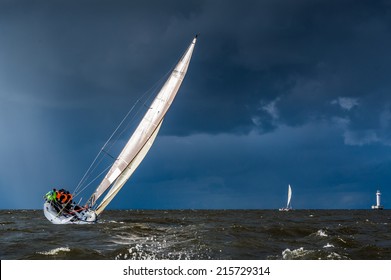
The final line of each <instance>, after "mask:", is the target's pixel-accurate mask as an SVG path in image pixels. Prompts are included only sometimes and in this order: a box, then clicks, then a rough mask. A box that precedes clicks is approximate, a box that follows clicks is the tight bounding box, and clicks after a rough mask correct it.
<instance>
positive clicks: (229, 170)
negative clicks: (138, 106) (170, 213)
mask: <svg viewBox="0 0 391 280" xmlns="http://www.w3.org/2000/svg"><path fill="white" fill-rule="evenodd" d="M196 33H199V34H200V36H199V39H198V41H197V45H196V47H195V50H194V53H193V59H192V61H191V64H190V67H189V71H188V74H187V77H186V78H185V81H184V83H183V85H182V87H181V89H180V91H179V93H178V96H177V98H176V99H175V101H174V103H173V105H172V106H171V108H170V111H169V112H168V114H167V116H166V118H165V121H164V123H163V126H162V129H161V131H160V134H159V136H158V138H157V140H156V142H155V145H154V146H153V147H152V149H151V150H150V152H149V154H148V155H147V157H146V158H145V160H144V162H143V163H142V164H141V165H140V167H139V169H138V170H137V171H136V172H135V174H134V175H133V176H132V178H131V179H130V180H129V182H128V183H127V184H126V186H125V187H124V188H123V189H122V190H121V192H120V193H119V195H118V196H117V197H116V198H115V199H114V200H113V201H112V202H111V204H110V206H109V209H275V208H279V207H283V206H284V205H285V204H286V195H287V186H288V184H291V186H292V188H293V202H292V204H293V207H294V208H296V209H308V208H315V209H316V208H321V209H329V208H330V209H334V208H336V209H356V208H358V209H361V208H363V209H368V208H370V207H371V205H373V204H374V203H375V192H376V190H377V189H380V190H381V192H382V201H383V204H384V205H385V207H387V206H388V207H390V205H391V202H390V201H391V189H390V183H391V172H390V171H391V130H390V129H391V79H390V74H391V66H390V65H391V55H390V50H391V2H390V1H360V0H351V1H350V0H342V1H341V0H338V1H337V0H335V1H334V0H327V1H326V0H324V1H320V0H296V1H289V0H260V1H249V0H241V1H234V0H232V1H223V0H221V1H219V0H208V1H201V0H197V1H180V0H178V1H174V0H173V1H157V0H156V1H151V0H143V1H134V0H133V1H120V0H114V1H99V0H95V1H92V0H91V1H88V0H85V1H76V0H67V1H62V0H57V1H52V0H37V1H30V0H25V1H23V0H0V129H1V137H0V155H1V160H0V190H1V193H2V195H1V197H0V208H2V209H9V208H23V209H38V208H41V207H42V202H43V199H42V196H43V194H45V193H46V192H47V191H48V190H50V189H51V188H53V187H57V188H61V187H63V188H67V189H69V190H70V191H72V190H74V189H75V187H76V186H77V184H78V182H79V181H80V180H81V178H82V176H83V175H84V173H85V172H86V171H87V169H88V167H89V166H90V164H91V162H92V161H93V159H94V157H95V156H96V154H97V153H98V152H99V150H100V149H101V147H102V145H103V144H104V143H105V142H106V140H107V139H108V137H109V136H110V134H111V133H112V132H113V131H114V129H115V128H116V126H117V125H118V124H119V122H120V121H121V120H122V118H123V117H124V115H125V114H126V113H127V112H128V110H129V109H130V108H131V107H132V106H133V104H134V103H135V102H136V100H137V99H138V98H139V97H140V95H142V94H143V93H144V92H146V91H147V90H149V89H150V88H151V87H152V86H153V85H154V84H156V82H157V81H159V79H161V78H162V77H163V76H164V75H165V74H166V73H167V72H168V71H169V70H170V69H171V68H172V67H173V66H174V65H175V63H176V62H177V60H178V59H179V57H180V56H181V55H182V53H183V52H184V51H185V49H186V48H187V46H188V45H189V43H190V42H191V40H192V38H193V36H194V35H195V34H196ZM126 137H127V136H125V135H124V136H123V138H121V139H120V141H119V142H118V143H119V144H120V145H121V144H123V143H124V142H125V141H126ZM95 187H96V184H95V185H93V188H95ZM92 191H93V190H91V192H92ZM91 192H90V193H87V194H85V196H86V197H88V196H89V195H90V194H91Z"/></svg>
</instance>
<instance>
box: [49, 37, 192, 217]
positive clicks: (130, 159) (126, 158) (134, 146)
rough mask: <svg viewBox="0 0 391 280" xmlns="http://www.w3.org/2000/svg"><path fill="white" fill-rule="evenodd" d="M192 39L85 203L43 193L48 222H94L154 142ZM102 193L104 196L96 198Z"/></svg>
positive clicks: (186, 61)
mask: <svg viewBox="0 0 391 280" xmlns="http://www.w3.org/2000/svg"><path fill="white" fill-rule="evenodd" d="M196 41H197V35H196V36H195V37H194V39H193V40H192V42H191V43H190V45H189V46H188V48H187V50H186V51H185V53H184V54H183V56H182V57H181V58H180V60H179V62H178V63H177V65H176V67H175V68H174V70H173V71H172V72H171V74H170V76H169V77H168V79H167V81H166V82H165V84H164V85H163V87H162V88H161V89H160V91H159V93H158V94H157V95H156V97H155V99H154V100H153V101H152V103H151V105H150V106H149V108H148V109H147V112H146V113H145V115H144V117H143V119H142V120H141V122H140V123H139V125H138V126H137V128H136V130H135V131H134V133H133V134H132V136H131V137H130V138H129V140H128V142H127V143H126V145H125V147H124V148H123V149H122V151H121V152H120V154H119V156H118V157H117V158H116V159H115V161H114V163H113V164H112V165H111V167H110V168H109V169H108V172H107V173H106V176H105V177H104V178H103V180H102V181H101V183H100V184H99V185H98V186H97V188H96V190H95V192H93V193H92V195H91V197H90V198H89V199H88V201H87V203H86V204H85V205H84V206H78V205H73V204H72V203H73V202H67V203H68V204H67V205H61V204H60V203H58V200H57V199H56V194H55V190H53V193H50V194H49V193H48V194H47V195H46V196H45V202H44V207H43V210H44V215H45V217H46V218H47V219H48V220H49V221H50V222H52V223H54V224H83V223H94V222H96V221H97V219H98V216H99V215H100V214H101V213H102V211H103V210H104V209H105V208H106V207H107V205H108V204H109V203H110V202H111V201H112V199H113V198H114V197H115V196H116V195H117V194H118V192H119V191H120V190H121V188H122V187H123V186H124V185H125V183H126V182H127V180H128V179H129V177H130V176H131V175H132V174H133V172H134V171H135V170H136V168H137V167H138V166H139V164H140V163H141V162H142V160H143V159H144V157H145V156H146V154H147V153H148V151H149V149H150V148H151V146H152V144H153V142H154V141H155V139H156V136H157V134H158V132H159V129H160V128H161V126H162V123H163V119H164V117H165V115H166V113H167V111H168V109H169V108H170V106H171V104H172V102H173V100H174V98H175V96H176V94H177V92H178V90H179V88H180V86H181V84H182V81H183V79H184V78H185V75H186V72H187V69H188V67H189V64H190V59H191V57H192V54H193V50H194V46H195V43H196ZM102 150H103V148H102ZM102 150H101V152H102ZM98 155H99V154H98ZM97 157H98V156H97ZM82 180H83V179H82ZM103 194H106V195H105V196H104V198H103V199H101V200H99V199H100V198H101V196H102V195H103ZM98 202H99V203H98ZM69 203H70V204H69Z"/></svg>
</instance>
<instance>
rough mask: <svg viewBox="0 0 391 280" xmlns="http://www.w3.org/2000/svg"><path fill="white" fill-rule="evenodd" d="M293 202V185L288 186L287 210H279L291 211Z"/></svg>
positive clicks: (282, 209) (283, 209)
mask: <svg viewBox="0 0 391 280" xmlns="http://www.w3.org/2000/svg"><path fill="white" fill-rule="evenodd" d="M291 200H292V188H291V185H288V200H287V202H286V207H285V208H280V209H279V210H280V211H290V210H292V204H291Z"/></svg>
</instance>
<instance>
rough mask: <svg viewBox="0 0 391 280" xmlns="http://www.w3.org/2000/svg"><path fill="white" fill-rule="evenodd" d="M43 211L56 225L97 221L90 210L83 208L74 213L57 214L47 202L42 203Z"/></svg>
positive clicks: (94, 214)
mask: <svg viewBox="0 0 391 280" xmlns="http://www.w3.org/2000/svg"><path fill="white" fill-rule="evenodd" d="M43 213H44V214H45V217H46V219H48V220H49V221H50V222H51V223H53V224H57V225H63V224H93V223H96V221H97V215H96V213H95V212H94V211H92V210H89V209H87V210H83V211H81V212H80V213H74V214H72V215H71V214H65V213H62V214H58V212H57V210H56V209H55V208H54V207H53V205H52V204H51V203H49V202H45V203H44V204H43Z"/></svg>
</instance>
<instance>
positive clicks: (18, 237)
mask: <svg viewBox="0 0 391 280" xmlns="http://www.w3.org/2000/svg"><path fill="white" fill-rule="evenodd" d="M389 213H390V212H389V211H387V210H385V211H381V212H379V211H370V210H368V211H365V210H362V211H361V210H360V211H359V210H357V211H346V210H333V211H330V210H302V211H301V210H296V211H291V212H279V211H273V210H197V211H194V210H178V211H175V210H172V211H152V210H150V211H140V210H138V211H131V210H127V211H106V212H104V215H102V219H101V220H100V222H99V223H98V224H95V225H53V224H51V223H49V222H48V221H47V220H46V219H45V218H44V217H43V214H42V213H41V211H0V237H1V238H2V243H1V245H0V246H1V248H0V257H1V259H128V260H159V259H170V260H179V259H180V260H192V259H281V260H292V259H293V260H297V259H316V260H317V259H322V260H327V259H332V260H341V259H391V230H390V229H391V228H390V224H391V223H390V215H389Z"/></svg>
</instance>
